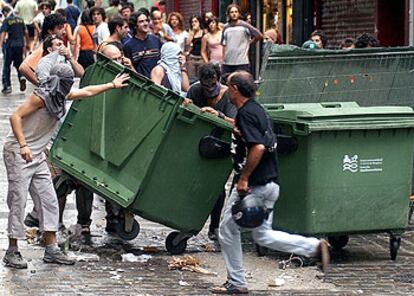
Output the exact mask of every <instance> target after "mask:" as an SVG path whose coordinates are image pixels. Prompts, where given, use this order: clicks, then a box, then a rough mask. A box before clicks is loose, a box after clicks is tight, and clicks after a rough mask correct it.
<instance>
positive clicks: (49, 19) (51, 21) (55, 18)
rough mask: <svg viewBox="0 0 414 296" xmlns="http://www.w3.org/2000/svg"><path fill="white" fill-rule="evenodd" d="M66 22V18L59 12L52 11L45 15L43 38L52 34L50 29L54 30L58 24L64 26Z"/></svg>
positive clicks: (41, 35) (41, 34)
mask: <svg viewBox="0 0 414 296" xmlns="http://www.w3.org/2000/svg"><path fill="white" fill-rule="evenodd" d="M65 23H66V19H65V18H64V17H63V16H62V15H61V14H59V13H52V14H49V15H48V16H46V17H45V20H44V21H43V26H42V32H41V33H40V37H41V39H42V40H43V39H45V38H46V37H47V36H48V35H50V33H49V31H53V30H54V29H56V27H58V26H63V25H64V24H65Z"/></svg>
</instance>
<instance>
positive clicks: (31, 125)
mask: <svg viewBox="0 0 414 296" xmlns="http://www.w3.org/2000/svg"><path fill="white" fill-rule="evenodd" d="M73 78H74V72H73V70H72V68H71V67H70V66H69V65H67V64H58V65H56V66H54V67H53V68H52V69H51V71H50V75H49V77H48V78H47V79H46V80H45V81H44V82H43V83H42V84H41V85H40V86H39V87H38V88H37V89H35V91H34V92H33V94H32V95H31V96H30V97H29V98H27V99H26V101H24V102H23V104H22V105H20V106H19V107H18V108H17V109H16V111H14V112H13V114H12V115H11V117H10V123H11V127H12V133H10V134H9V135H8V136H7V139H6V142H5V144H4V151H3V158H4V163H5V166H6V171H7V180H8V192H7V205H8V207H9V215H8V229H7V232H8V236H9V247H8V249H7V251H6V255H5V256H4V258H3V261H4V262H5V263H6V265H7V266H10V267H14V268H27V262H26V260H25V259H24V258H23V257H22V255H21V254H20V252H19V250H18V245H17V240H18V239H24V238H25V233H24V226H23V219H24V210H25V207H26V199H27V193H28V192H30V195H31V196H32V199H33V202H34V204H35V205H36V208H37V209H38V210H39V213H40V217H39V218H40V229H41V231H42V232H43V233H44V238H45V242H46V249H45V253H44V257H43V261H45V262H46V263H57V264H68V265H70V264H74V263H75V262H74V261H73V260H72V259H71V258H69V257H68V256H67V255H66V254H65V253H63V252H62V251H61V250H60V249H59V247H58V246H57V242H56V231H57V230H58V218H59V208H58V201H57V197H56V192H55V189H54V188H53V183H52V179H51V176H50V171H49V168H48V166H47V163H46V157H45V154H44V150H45V148H46V146H47V144H48V142H49V141H50V139H51V137H52V134H53V132H54V131H55V129H56V127H57V125H58V122H59V119H60V118H61V117H62V116H63V115H64V114H65V112H66V110H65V100H78V99H81V98H86V97H91V96H94V95H97V94H100V93H102V92H105V91H107V90H110V89H113V88H121V87H125V86H127V84H126V82H127V80H128V79H129V76H128V75H127V74H123V75H118V76H117V77H116V78H115V79H114V80H112V82H108V83H105V84H99V85H90V86H87V87H84V88H82V89H77V90H72V91H71V87H72V85H73Z"/></svg>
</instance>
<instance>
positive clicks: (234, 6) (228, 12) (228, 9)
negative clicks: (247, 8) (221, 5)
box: [226, 3, 241, 15]
mask: <svg viewBox="0 0 414 296" xmlns="http://www.w3.org/2000/svg"><path fill="white" fill-rule="evenodd" d="M232 8H237V10H238V11H239V13H240V14H241V8H240V6H239V5H237V4H234V3H233V4H230V5H229V6H227V10H226V15H229V14H230V10H231V9H232Z"/></svg>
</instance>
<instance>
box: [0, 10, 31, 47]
mask: <svg viewBox="0 0 414 296" xmlns="http://www.w3.org/2000/svg"><path fill="white" fill-rule="evenodd" d="M0 31H1V32H6V33H7V41H6V45H7V47H23V46H24V33H25V31H26V26H25V25H24V21H23V19H22V18H20V17H18V16H15V15H13V14H12V15H10V16H8V17H7V18H6V19H5V20H4V22H3V25H2V26H1V29H0Z"/></svg>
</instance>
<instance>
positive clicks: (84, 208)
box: [76, 184, 93, 225]
mask: <svg viewBox="0 0 414 296" xmlns="http://www.w3.org/2000/svg"><path fill="white" fill-rule="evenodd" d="M92 204H93V192H92V191H90V190H89V189H87V188H85V187H83V186H82V185H80V184H79V185H78V186H77V188H76V209H77V210H78V224H80V225H91V223H92V220H91V215H92Z"/></svg>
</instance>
